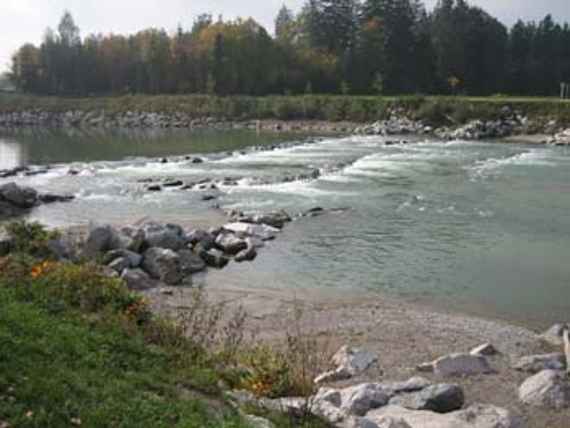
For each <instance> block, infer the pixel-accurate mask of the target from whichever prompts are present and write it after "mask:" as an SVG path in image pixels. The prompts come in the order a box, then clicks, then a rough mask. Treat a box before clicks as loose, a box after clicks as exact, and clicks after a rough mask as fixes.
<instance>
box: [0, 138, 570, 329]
mask: <svg viewBox="0 0 570 428" xmlns="http://www.w3.org/2000/svg"><path fill="white" fill-rule="evenodd" d="M283 140H286V141H288V142H289V143H291V144H286V145H285V146H280V147H279V148H276V149H274V150H251V149H248V148H247V147H248V146H253V145H267V144H274V143H277V142H282V141H283ZM392 140H393V139H392ZM86 147H87V148H86ZM74 150H75V151H74ZM228 150H229V151H230V152H228ZM196 152H200V153H201V154H202V156H203V158H204V160H205V162H204V163H201V164H194V163H192V162H191V161H190V160H186V159H185V158H184V157H178V158H172V161H171V162H169V163H166V164H163V163H161V162H160V159H158V158H152V157H149V156H159V157H161V156H165V155H182V154H185V153H196ZM38 153H40V154H41V155H39V156H38V155H37V154H38ZM129 156H131V157H129ZM132 156H139V157H132ZM142 156H145V157H142ZM71 161H76V162H71ZM77 161H81V162H77ZM19 163H35V164H38V163H51V164H52V166H53V168H52V169H50V171H49V172H48V173H47V174H43V175H38V176H34V177H27V178H19V179H17V181H19V182H21V183H23V184H27V185H31V186H34V187H36V188H38V189H40V190H50V191H56V192H60V193H62V192H69V193H73V194H75V195H76V196H77V199H76V201H74V202H72V203H71V204H60V205H51V206H45V207H41V208H39V209H38V210H36V211H35V212H34V213H33V214H32V217H33V218H34V219H39V220H41V221H44V222H47V223H50V224H53V225H62V224H78V223H85V222H87V221H89V220H97V221H100V222H113V223H126V222H131V221H135V220H138V219H140V218H143V217H150V218H153V219H159V220H166V221H176V222H179V223H183V224H186V225H190V224H193V223H194V224H215V223H220V222H222V221H223V217H222V215H221V211H220V210H217V209H215V208H213V207H212V205H214V204H218V205H219V207H220V208H222V209H230V208H236V209H241V210H244V211H269V210H274V209H285V210H287V211H288V212H290V213H292V214H295V213H298V212H302V211H304V210H307V209H310V208H313V207H315V206H320V207H324V208H350V209H348V210H341V211H339V212H336V213H329V214H326V215H323V216H321V217H316V218H301V219H299V220H297V221H295V222H294V223H292V224H291V225H289V226H288V227H287V228H286V229H285V231H284V232H283V234H282V236H280V237H279V239H278V240H277V241H275V242H273V243H271V244H270V245H269V246H268V247H267V248H265V249H264V250H262V252H261V254H260V257H258V259H257V260H256V261H255V262H254V263H253V264H243V265H231V266H230V267H229V268H228V269H226V270H224V271H223V272H219V273H213V274H211V275H208V276H207V278H206V281H207V282H215V281H224V283H230V284H234V285H238V286H244V287H279V288H285V287H289V288H291V289H295V288H296V287H339V288H341V289H350V290H377V291H380V292H391V293H396V294H399V295H406V296H409V297H413V298H418V299H422V300H424V301H428V302H431V303H434V304H439V305H455V306H457V307H463V308H470V309H473V310H475V311H477V312H481V311H483V312H485V313H487V314H490V315H494V316H500V317H506V318H509V319H517V320H525V321H527V322H538V323H546V322H551V321H554V320H557V319H566V318H567V314H568V312H569V311H570V281H569V279H570V263H569V262H568V254H567V251H568V249H569V248H570V152H569V151H567V150H566V149H564V148H554V147H541V146H526V145H522V144H520V145H519V144H498V143H484V142H478V143H472V142H464V141H453V142H449V143H444V142H438V141H422V140H417V141H413V140H412V143H411V144H405V145H404V144H386V139H384V138H382V137H345V138H322V139H305V138H297V140H295V138H292V137H286V136H255V135H254V134H249V133H240V134H235V133H217V134H206V135H203V134H199V135H194V136H192V135H190V136H189V135H187V134H176V135H174V136H172V135H171V136H168V137H164V136H156V137H154V138H146V139H144V140H143V142H141V140H140V138H135V139H133V138H126V137H124V138H123V139H121V137H120V136H107V137H106V140H105V141H104V139H101V141H99V140H98V139H96V138H90V139H86V138H85V137H80V136H77V137H74V136H71V137H70V136H66V137H63V136H60V137H57V136H53V135H51V136H49V138H48V137H46V136H37V135H11V136H10V137H9V138H8V137H6V138H4V139H2V137H1V136H0V168H3V167H4V168H6V167H11V166H14V165H15V164H19ZM70 168H73V169H77V170H80V171H81V173H80V174H79V175H77V176H69V175H68V174H67V173H68V171H69V169H70ZM315 169H318V170H319V171H320V174H321V175H320V177H319V178H318V179H310V178H307V175H309V174H311V173H313V171H314V170H315ZM299 176H303V178H302V179H294V178H295V177H299ZM149 177H154V178H175V179H182V180H184V181H185V182H195V181H199V180H201V179H204V178H211V179H219V180H223V179H224V178H226V177H231V178H232V179H233V180H235V181H236V182H237V185H232V186H221V190H222V191H221V193H220V197H219V199H218V200H216V201H211V202H202V201H201V200H200V199H201V196H202V194H203V192H199V191H183V190H178V189H168V190H165V191H163V192H160V193H149V192H147V191H145V184H142V183H139V181H140V180H141V179H145V178H149ZM290 180H293V181H290ZM4 181H6V180H4Z"/></svg>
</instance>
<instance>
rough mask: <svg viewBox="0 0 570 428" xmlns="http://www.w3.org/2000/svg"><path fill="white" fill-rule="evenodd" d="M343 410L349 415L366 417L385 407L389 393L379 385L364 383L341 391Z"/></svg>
mask: <svg viewBox="0 0 570 428" xmlns="http://www.w3.org/2000/svg"><path fill="white" fill-rule="evenodd" d="M341 397H342V404H341V410H342V411H343V412H344V413H346V414H349V415H356V416H365V415H366V413H368V412H369V411H370V410H373V409H377V408H378V407H382V406H385V405H386V404H387V403H388V400H389V399H390V396H389V391H387V390H386V389H385V388H384V387H383V386H382V385H381V384H378V383H363V384H361V385H357V386H353V387H349V388H345V389H343V390H342V391H341Z"/></svg>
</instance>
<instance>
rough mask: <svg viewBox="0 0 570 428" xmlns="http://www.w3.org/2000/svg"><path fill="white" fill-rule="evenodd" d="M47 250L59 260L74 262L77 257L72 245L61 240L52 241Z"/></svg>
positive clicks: (49, 242) (48, 243)
mask: <svg viewBox="0 0 570 428" xmlns="http://www.w3.org/2000/svg"><path fill="white" fill-rule="evenodd" d="M47 248H48V250H49V251H50V252H51V254H52V255H53V256H54V257H55V258H56V259H57V260H72V259H74V258H75V256H76V254H75V252H74V250H73V248H72V246H71V245H70V243H69V242H67V241H65V240H63V239H61V238H56V239H50V240H49V241H48V242H47ZM0 253H1V251H0Z"/></svg>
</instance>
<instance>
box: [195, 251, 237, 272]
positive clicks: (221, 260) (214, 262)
mask: <svg viewBox="0 0 570 428" xmlns="http://www.w3.org/2000/svg"><path fill="white" fill-rule="evenodd" d="M198 254H200V257H201V258H202V260H204V261H205V262H206V264H207V265H208V266H210V267H213V268H216V269H223V268H224V267H226V266H227V264H228V263H229V262H230V259H229V258H227V257H226V256H224V253H222V252H221V251H220V250H217V249H215V248H212V249H210V250H204V249H198Z"/></svg>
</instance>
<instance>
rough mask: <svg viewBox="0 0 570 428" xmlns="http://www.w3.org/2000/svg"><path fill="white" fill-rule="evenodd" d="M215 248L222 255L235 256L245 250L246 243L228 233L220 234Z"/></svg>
mask: <svg viewBox="0 0 570 428" xmlns="http://www.w3.org/2000/svg"><path fill="white" fill-rule="evenodd" d="M215 243H216V247H218V248H219V249H220V250H222V251H223V252H224V253H227V254H231V255H235V254H238V253H239V252H241V251H243V250H246V249H247V242H245V240H243V239H241V238H238V237H237V236H235V235H232V234H229V233H222V234H220V235H218V237H217V238H216V241H215Z"/></svg>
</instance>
